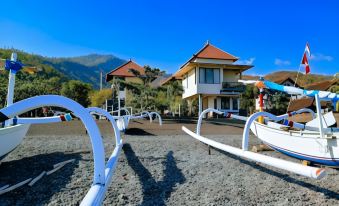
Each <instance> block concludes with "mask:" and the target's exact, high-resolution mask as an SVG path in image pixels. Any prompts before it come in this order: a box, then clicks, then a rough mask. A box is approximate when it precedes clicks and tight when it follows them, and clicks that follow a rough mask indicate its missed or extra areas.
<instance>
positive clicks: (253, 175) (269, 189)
mask: <svg viewBox="0 0 339 206" xmlns="http://www.w3.org/2000/svg"><path fill="white" fill-rule="evenodd" d="M98 125H99V126H100V129H101V131H102V135H103V137H104V142H105V146H106V156H107V157H108V156H109V154H110V152H111V151H112V148H113V147H114V138H113V136H112V133H113V130H112V128H111V127H110V124H109V122H107V121H105V120H101V121H99V122H98ZM181 125H185V126H187V127H188V128H190V129H192V130H193V129H194V127H195V125H196V124H195V122H189V121H182V122H175V121H165V122H164V125H163V126H162V127H161V128H160V127H159V125H158V124H157V123H156V122H153V123H152V124H149V122H148V121H146V120H143V121H135V122H133V123H132V124H131V125H130V126H129V128H130V129H129V130H128V131H127V132H126V134H124V135H123V139H124V146H123V151H122V153H121V155H120V157H119V162H118V166H117V168H116V172H115V174H114V177H113V182H112V184H111V186H110V187H109V189H108V192H107V194H106V198H105V200H104V205H292V204H293V205H338V204H339V186H338V184H337V183H338V181H339V173H338V171H337V170H334V169H327V172H328V175H327V176H326V177H325V178H324V179H322V180H313V179H309V178H305V177H301V176H299V175H295V174H291V173H289V172H285V171H281V170H279V169H275V168H272V167H268V166H266V165H263V164H257V163H254V162H251V161H247V160H245V159H241V158H238V157H236V156H233V155H230V154H227V153H224V152H221V151H217V150H213V149H212V150H211V155H208V150H207V147H206V146H205V145H203V144H201V143H199V142H197V141H196V140H194V139H192V138H191V137H189V136H188V135H185V134H184V133H183V132H182V131H181ZM207 125H208V126H207ZM241 134H242V126H241V125H239V124H236V123H230V122H228V123H205V126H203V129H202V135H204V136H207V137H210V138H212V139H215V140H218V141H220V142H223V143H226V144H230V145H233V146H237V147H240V145H241ZM257 143H259V142H258V141H257V139H254V138H252V139H251V144H257ZM266 153H267V154H270V155H272V156H277V157H281V158H284V159H290V158H288V157H286V156H283V155H281V154H279V153H276V152H266ZM73 158H74V159H75V162H73V163H70V164H67V165H65V166H64V167H63V168H61V169H60V170H58V171H57V172H55V173H53V174H51V175H49V176H45V177H43V178H42V179H41V180H40V181H38V182H37V183H36V184H35V185H33V186H32V187H30V186H28V185H25V186H23V187H21V188H19V189H16V190H14V191H11V192H8V193H6V194H4V195H1V196H0V205H78V204H79V203H80V201H81V200H82V198H83V197H84V195H85V194H86V192H87V191H88V189H89V187H90V185H91V182H92V175H93V157H92V153H91V147H90V143H89V138H88V137H87V135H86V132H85V129H84V127H83V126H82V125H81V123H80V122H79V121H72V122H69V123H60V124H48V125H33V126H32V127H31V128H30V131H29V133H28V135H27V137H26V138H25V140H24V142H23V143H22V144H21V145H20V146H19V147H17V148H16V149H15V150H14V151H13V152H12V153H10V154H9V155H8V156H7V157H6V158H5V159H4V160H3V162H2V164H1V165H0V187H1V186H3V185H6V184H10V185H12V184H16V183H18V182H21V181H24V180H26V179H28V178H31V177H33V178H34V177H36V176H38V175H39V174H40V173H41V172H42V171H48V170H51V169H53V164H55V163H58V162H61V161H65V160H69V159H73ZM290 160H291V159H290ZM294 161H296V160H294Z"/></svg>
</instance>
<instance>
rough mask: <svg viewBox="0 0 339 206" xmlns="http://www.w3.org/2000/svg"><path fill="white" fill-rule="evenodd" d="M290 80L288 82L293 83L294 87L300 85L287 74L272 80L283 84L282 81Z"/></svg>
mask: <svg viewBox="0 0 339 206" xmlns="http://www.w3.org/2000/svg"><path fill="white" fill-rule="evenodd" d="M288 80H289V81H290V82H292V83H293V84H295V87H300V86H299V85H298V84H296V83H295V81H294V80H293V79H292V78H291V77H289V76H285V77H282V78H277V79H275V80H273V82H275V83H277V84H283V83H284V82H286V81H288Z"/></svg>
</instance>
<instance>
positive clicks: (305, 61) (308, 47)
mask: <svg viewBox="0 0 339 206" xmlns="http://www.w3.org/2000/svg"><path fill="white" fill-rule="evenodd" d="M306 54H308V55H306ZM307 56H309V57H310V56H311V50H310V46H309V45H308V43H306V47H305V51H304V55H303V59H302V60H301V64H302V65H304V66H305V74H308V73H310V71H311V69H310V65H309V64H308V59H307Z"/></svg>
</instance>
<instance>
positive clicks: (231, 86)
mask: <svg viewBox="0 0 339 206" xmlns="http://www.w3.org/2000/svg"><path fill="white" fill-rule="evenodd" d="M244 91H245V85H244V84H242V83H239V82H223V83H222V88H221V90H220V93H235V92H239V93H240V92H244Z"/></svg>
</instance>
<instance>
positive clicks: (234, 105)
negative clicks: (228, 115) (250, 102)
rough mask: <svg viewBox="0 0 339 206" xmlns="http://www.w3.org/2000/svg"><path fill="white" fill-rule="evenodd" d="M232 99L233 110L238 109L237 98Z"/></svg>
mask: <svg viewBox="0 0 339 206" xmlns="http://www.w3.org/2000/svg"><path fill="white" fill-rule="evenodd" d="M232 101H233V110H238V109H239V105H238V99H237V98H232Z"/></svg>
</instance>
